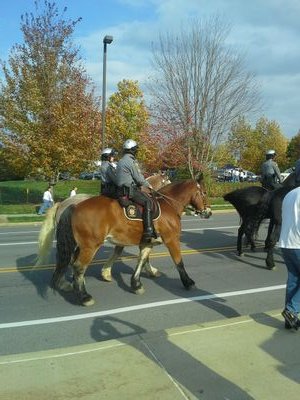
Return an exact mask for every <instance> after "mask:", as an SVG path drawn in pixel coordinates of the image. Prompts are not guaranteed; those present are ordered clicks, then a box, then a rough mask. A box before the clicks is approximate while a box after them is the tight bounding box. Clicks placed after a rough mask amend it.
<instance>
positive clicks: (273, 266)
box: [267, 265, 276, 271]
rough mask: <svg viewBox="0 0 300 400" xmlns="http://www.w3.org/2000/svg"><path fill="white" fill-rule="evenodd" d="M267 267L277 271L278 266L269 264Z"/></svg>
mask: <svg viewBox="0 0 300 400" xmlns="http://www.w3.org/2000/svg"><path fill="white" fill-rule="evenodd" d="M267 269H268V270H269V271H275V269H276V267H275V265H269V266H267Z"/></svg>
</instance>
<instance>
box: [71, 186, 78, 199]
mask: <svg viewBox="0 0 300 400" xmlns="http://www.w3.org/2000/svg"><path fill="white" fill-rule="evenodd" d="M76 194H77V187H76V186H74V187H73V189H72V190H71V192H70V197H73V196H76Z"/></svg>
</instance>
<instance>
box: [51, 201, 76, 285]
mask: <svg viewBox="0 0 300 400" xmlns="http://www.w3.org/2000/svg"><path fill="white" fill-rule="evenodd" d="M74 208H75V207H74V205H71V206H69V207H67V208H66V209H65V211H64V212H63V213H62V215H61V217H60V219H59V222H58V225H57V229H56V239H57V243H56V267H55V271H54V274H53V277H52V287H53V288H56V287H58V286H59V282H60V280H61V278H62V276H63V275H64V273H65V271H66V270H67V268H68V265H69V264H70V263H71V261H72V263H73V262H74V261H75V260H76V256H77V254H76V253H77V252H76V249H77V244H76V241H75V238H74V234H73V230H72V224H71V219H72V214H73V211H74Z"/></svg>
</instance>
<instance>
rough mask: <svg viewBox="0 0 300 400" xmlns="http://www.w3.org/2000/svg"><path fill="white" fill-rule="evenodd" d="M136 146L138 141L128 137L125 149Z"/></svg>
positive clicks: (124, 145)
mask: <svg viewBox="0 0 300 400" xmlns="http://www.w3.org/2000/svg"><path fill="white" fill-rule="evenodd" d="M134 147H137V142H136V141H135V140H132V139H127V140H126V142H125V143H124V144H123V149H124V150H131V149H133V148H134Z"/></svg>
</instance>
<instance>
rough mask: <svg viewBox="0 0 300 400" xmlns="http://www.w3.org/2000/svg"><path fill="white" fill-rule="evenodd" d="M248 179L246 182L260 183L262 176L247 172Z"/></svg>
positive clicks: (246, 178)
mask: <svg viewBox="0 0 300 400" xmlns="http://www.w3.org/2000/svg"><path fill="white" fill-rule="evenodd" d="M245 173H246V177H245V180H246V181H247V182H259V181H260V175H256V174H255V173H254V172H251V171H245Z"/></svg>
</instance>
